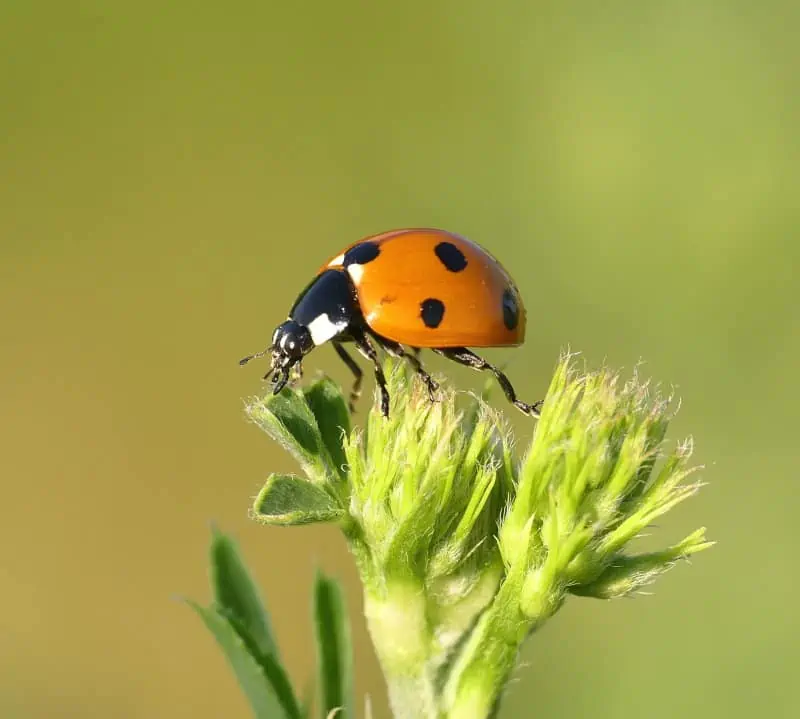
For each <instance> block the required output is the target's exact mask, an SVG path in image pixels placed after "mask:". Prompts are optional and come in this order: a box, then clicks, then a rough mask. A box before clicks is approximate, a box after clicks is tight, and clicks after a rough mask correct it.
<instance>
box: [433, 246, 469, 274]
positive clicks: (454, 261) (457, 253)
mask: <svg viewBox="0 0 800 719" xmlns="http://www.w3.org/2000/svg"><path fill="white" fill-rule="evenodd" d="M433 251H434V252H435V253H436V256H437V257H438V258H439V261H440V262H441V263H442V264H443V265H444V266H445V267H446V268H447V269H448V270H450V272H461V270H463V269H464V268H465V267H466V266H467V258H466V257H464V253H463V252H462V251H461V250H459V249H458V247H456V246H455V245H454V244H453V243H452V242H440V243H439V244H438V245H436V247H435V248H434V250H433Z"/></svg>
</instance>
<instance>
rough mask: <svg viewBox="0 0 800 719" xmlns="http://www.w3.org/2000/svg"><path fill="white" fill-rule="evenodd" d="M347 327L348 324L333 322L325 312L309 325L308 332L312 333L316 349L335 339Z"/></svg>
mask: <svg viewBox="0 0 800 719" xmlns="http://www.w3.org/2000/svg"><path fill="white" fill-rule="evenodd" d="M345 327H347V322H331V318H330V317H328V314H327V313H325V312H323V313H322V314H321V315H320V316H319V317H316V318H314V319H313V320H311V322H309V323H308V331H309V332H310V333H311V341H312V342H313V343H314V346H315V347H319V346H320V345H321V344H324V343H325V342H327V341H328V340H329V339H333V338H334V337H336V335H338V334H339V333H340V332H341V331H342V330H343V329H344V328H345Z"/></svg>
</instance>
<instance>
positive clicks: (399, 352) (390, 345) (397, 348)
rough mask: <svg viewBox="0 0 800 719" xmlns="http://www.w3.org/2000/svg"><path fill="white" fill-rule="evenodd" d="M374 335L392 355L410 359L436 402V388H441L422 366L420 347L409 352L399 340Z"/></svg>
mask: <svg viewBox="0 0 800 719" xmlns="http://www.w3.org/2000/svg"><path fill="white" fill-rule="evenodd" d="M373 337H375V340H376V341H377V343H378V344H379V345H380V346H381V347H383V349H385V350H386V351H387V352H388V353H389V354H390V355H392V357H398V358H403V359H405V360H406V361H408V363H409V364H410V365H411V366H412V367H413V368H414V371H415V372H416V373H417V374H418V375H419V376H420V378H421V379H422V381H423V382H424V383H425V386H426V387H427V388H428V396H429V397H430V398H431V402H435V401H436V390H438V389H439V385H438V384H436V382H435V380H434V379H433V377H431V376H430V375H429V374H428V372H427V371H426V370H425V368H424V367H423V366H422V362H420V361H419V348H417V347H415V348H413V349H412V351H411V352H408V351H407V350H406V349H405V347H403V345H401V344H399V343H398V342H393V341H392V340H387V339H386V338H385V337H378V336H375V335H373Z"/></svg>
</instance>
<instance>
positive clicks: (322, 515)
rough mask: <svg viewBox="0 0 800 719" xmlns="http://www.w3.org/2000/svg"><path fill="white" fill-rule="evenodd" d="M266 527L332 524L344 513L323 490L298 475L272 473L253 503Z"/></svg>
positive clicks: (256, 512) (256, 514) (259, 519)
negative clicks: (274, 525)
mask: <svg viewBox="0 0 800 719" xmlns="http://www.w3.org/2000/svg"><path fill="white" fill-rule="evenodd" d="M253 511H254V512H255V518H256V519H257V520H258V521H260V522H263V523H264V524H278V525H284V526H285V525H296V524H311V523H312V522H332V521H335V520H337V519H340V518H341V517H342V516H344V510H343V509H342V508H341V507H340V506H339V505H338V503H337V502H336V500H335V499H334V498H333V497H331V495H330V494H328V492H327V491H326V490H325V489H323V487H321V486H319V485H317V484H313V483H312V482H309V481H308V480H306V479H303V478H302V477H296V476H294V475H283V474H272V475H270V477H269V478H268V479H267V481H266V483H265V484H264V487H263V488H262V489H261V491H260V492H259V493H258V496H257V497H256V500H255V502H254V503H253Z"/></svg>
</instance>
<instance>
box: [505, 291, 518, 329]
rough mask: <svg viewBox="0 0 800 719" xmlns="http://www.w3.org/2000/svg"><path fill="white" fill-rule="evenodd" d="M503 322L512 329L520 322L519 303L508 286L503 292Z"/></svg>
mask: <svg viewBox="0 0 800 719" xmlns="http://www.w3.org/2000/svg"><path fill="white" fill-rule="evenodd" d="M503 324H504V325H505V326H506V327H507V328H508V329H510V330H513V329H516V327H517V325H518V324H519V303H518V302H517V298H516V296H515V295H514V293H513V292H512V291H511V290H510V289H508V288H506V289H505V291H504V292H503Z"/></svg>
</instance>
